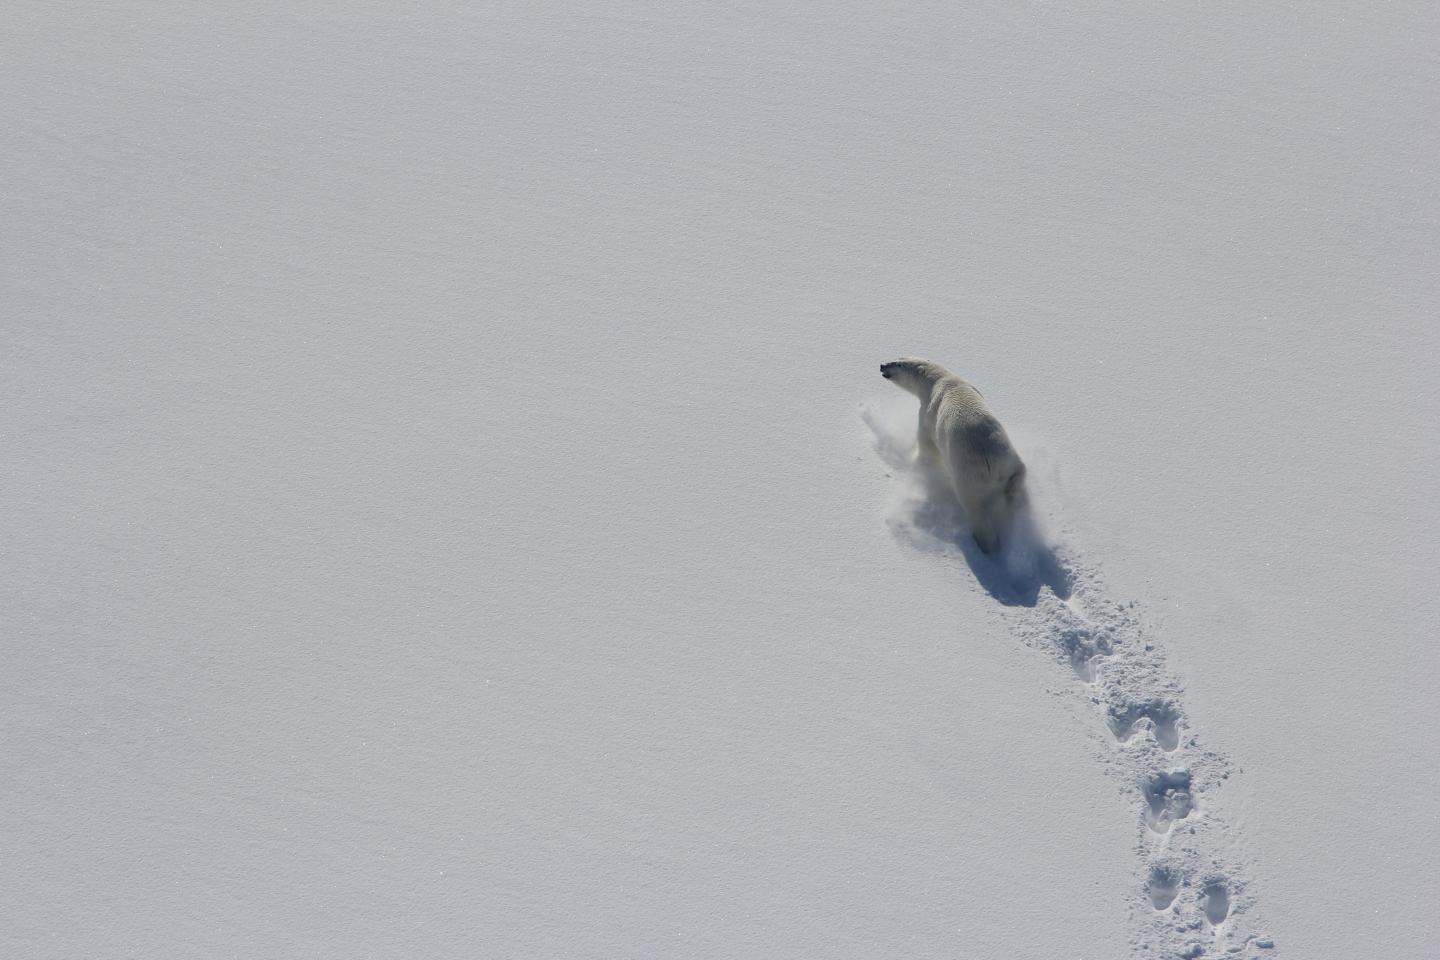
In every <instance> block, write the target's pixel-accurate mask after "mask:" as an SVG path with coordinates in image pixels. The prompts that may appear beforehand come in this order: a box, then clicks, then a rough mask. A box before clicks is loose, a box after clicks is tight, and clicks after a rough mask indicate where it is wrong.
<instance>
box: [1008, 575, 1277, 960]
mask: <svg viewBox="0 0 1440 960" xmlns="http://www.w3.org/2000/svg"><path fill="white" fill-rule="evenodd" d="M1065 562H1066V567H1067V571H1068V572H1069V574H1070V577H1071V583H1072V589H1071V590H1070V593H1069V596H1067V597H1064V598H1061V597H1058V596H1046V597H1043V598H1041V600H1040V601H1039V602H1037V604H1036V606H1035V607H1034V608H1033V609H1031V610H1028V611H1021V612H1018V613H1017V614H1015V615H1014V623H1015V626H1016V629H1017V631H1018V632H1019V633H1020V635H1021V637H1022V639H1024V640H1025V642H1026V643H1027V644H1029V645H1030V646H1033V647H1036V648H1038V649H1042V650H1047V651H1048V652H1049V653H1050V654H1051V655H1052V656H1053V657H1054V658H1055V659H1056V660H1058V661H1059V662H1060V663H1062V664H1063V665H1064V666H1066V667H1067V668H1068V669H1069V671H1070V672H1071V673H1072V674H1073V675H1074V677H1075V680H1076V681H1077V684H1078V688H1079V689H1080V690H1081V691H1082V692H1083V694H1084V696H1085V697H1086V698H1087V699H1088V700H1089V701H1090V703H1091V704H1093V705H1094V707H1095V709H1096V710H1097V711H1098V712H1099V714H1100V719H1101V721H1102V724H1103V725H1102V727H1101V729H1102V730H1104V731H1105V734H1106V735H1108V742H1109V744H1110V746H1109V749H1108V750H1106V751H1105V752H1104V756H1105V757H1106V763H1107V766H1108V767H1109V769H1110V771H1111V773H1112V774H1113V775H1115V776H1116V777H1117V778H1119V779H1120V780H1121V781H1122V783H1124V784H1125V785H1126V789H1127V790H1130V791H1133V793H1132V795H1133V796H1134V797H1135V805H1136V806H1135V809H1136V820H1137V824H1136V827H1137V834H1136V856H1137V860H1138V861H1139V864H1138V866H1139V870H1138V876H1137V881H1138V882H1137V886H1138V888H1139V889H1137V890H1135V893H1134V897H1135V899H1134V900H1133V901H1132V902H1133V903H1134V904H1135V907H1134V910H1135V913H1136V918H1137V921H1138V922H1137V933H1136V935H1135V939H1134V947H1135V951H1134V955H1135V957H1136V958H1137V960H1139V958H1142V957H1143V958H1145V960H1151V958H1167V960H1168V958H1183V960H1199V958H1219V957H1226V958H1229V957H1237V958H1242V960H1250V958H1259V957H1267V956H1274V952H1273V947H1274V944H1273V942H1272V941H1271V940H1270V939H1269V938H1268V937H1267V936H1263V935H1261V934H1260V933H1259V932H1258V931H1257V929H1256V923H1257V920H1258V918H1257V917H1256V911H1255V909H1254V897H1253V895H1252V893H1251V892H1250V884H1249V883H1248V882H1247V881H1246V880H1245V879H1244V876H1245V871H1244V869H1243V868H1242V865H1240V864H1238V863H1236V862H1235V861H1234V859H1233V855H1232V852H1231V851H1232V850H1233V848H1234V846H1235V844H1234V840H1235V838H1234V836H1233V831H1232V830H1231V829H1230V827H1229V825H1228V823H1227V822H1226V820H1225V819H1224V818H1223V817H1222V816H1221V814H1220V811H1219V807H1218V806H1217V805H1216V804H1214V803H1211V802H1209V800H1208V799H1207V794H1208V793H1209V792H1210V791H1213V790H1215V789H1217V788H1218V787H1219V786H1220V785H1221V784H1223V783H1224V782H1225V780H1227V779H1228V778H1229V777H1230V774H1231V765H1230V763H1229V761H1228V760H1227V759H1226V758H1225V757H1224V756H1223V755H1221V754H1219V753H1217V752H1215V751H1213V750H1208V749H1206V748H1204V746H1203V745H1202V744H1201V743H1200V742H1199V738H1198V736H1197V735H1196V734H1195V733H1194V732H1193V729H1192V725H1191V724H1190V721H1189V719H1188V718H1187V715H1186V712H1185V709H1184V706H1183V693H1184V691H1183V689H1182V687H1181V685H1180V683H1179V681H1178V679H1177V678H1176V677H1175V676H1173V675H1172V674H1170V673H1169V672H1168V671H1167V669H1166V668H1165V658H1164V652H1163V650H1162V649H1161V645H1160V644H1159V642H1158V641H1157V639H1156V637H1155V634H1154V632H1153V631H1152V630H1149V629H1147V628H1146V627H1145V626H1144V625H1143V624H1142V622H1141V620H1140V616H1139V613H1138V611H1137V609H1136V605H1135V604H1134V603H1125V604H1122V603H1116V602H1114V601H1113V600H1112V599H1111V598H1110V597H1108V596H1107V594H1106V592H1105V590H1104V589H1103V587H1102V586H1101V585H1100V582H1099V578H1098V576H1096V575H1095V573H1094V571H1093V570H1092V569H1090V568H1088V567H1087V566H1086V565H1085V564H1083V563H1081V562H1079V561H1078V560H1076V559H1075V558H1073V557H1065ZM1219 806H1223V804H1222V805H1219Z"/></svg>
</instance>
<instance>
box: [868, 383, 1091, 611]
mask: <svg viewBox="0 0 1440 960" xmlns="http://www.w3.org/2000/svg"><path fill="white" fill-rule="evenodd" d="M863 417H864V420H865V424H866V426H868V427H869V428H870V431H871V433H872V434H873V436H874V444H875V452H876V453H877V454H878V455H879V456H880V459H881V460H882V461H884V463H885V465H886V466H887V467H889V468H890V469H892V470H893V471H895V473H896V475H897V476H899V477H900V478H901V479H902V480H903V481H905V482H906V489H905V491H904V494H903V496H902V497H901V499H900V501H899V502H898V503H897V504H896V505H895V506H894V507H893V508H892V509H891V511H890V514H889V517H888V520H889V525H890V529H891V531H892V532H893V533H894V534H895V536H896V537H897V538H898V539H900V540H902V541H904V542H906V543H909V544H910V545H911V546H913V547H915V548H916V549H918V550H922V551H925V552H927V553H939V554H945V555H953V554H954V553H956V552H958V553H959V554H960V555H961V556H962V557H963V558H964V559H965V563H966V564H967V565H968V566H969V567H970V571H971V573H973V574H974V575H975V580H976V582H977V583H979V584H980V586H981V587H982V588H984V590H985V591H986V592H987V593H989V594H990V596H992V597H994V598H995V599H996V600H997V601H999V602H1000V603H1003V604H1005V605H1006V606H1019V607H1033V606H1035V604H1036V603H1038V602H1039V599H1040V591H1041V589H1042V588H1045V587H1048V588H1049V589H1050V590H1051V592H1053V593H1054V594H1055V595H1056V596H1057V597H1059V598H1060V599H1061V600H1066V599H1069V597H1070V591H1071V586H1070V583H1071V578H1070V576H1069V574H1068V573H1066V571H1065V568H1064V566H1063V565H1062V564H1061V562H1060V560H1059V558H1058V557H1057V556H1056V555H1055V550H1054V548H1052V547H1051V546H1050V545H1049V544H1047V543H1046V542H1045V538H1044V537H1043V536H1042V535H1041V533H1040V530H1039V527H1038V525H1037V524H1036V522H1035V518H1034V516H1033V515H1032V514H1031V512H1030V510H1029V509H1024V510H1021V511H1020V512H1019V513H1017V514H1016V516H1015V521H1014V525H1013V529H1012V530H1011V532H1010V534H1009V536H1007V537H1006V538H1005V542H1004V544H1003V546H1002V548H1001V551H1000V553H999V554H997V555H995V556H990V555H988V554H986V553H985V552H984V551H983V550H981V549H980V545H979V544H977V543H976V542H975V538H974V537H973V536H971V533H970V527H969V525H968V524H967V523H966V522H965V509H964V508H963V507H962V506H961V505H960V502H959V501H958V500H957V499H956V498H955V492H954V490H953V489H952V488H951V486H950V481H949V480H948V478H946V476H945V475H944V472H943V471H942V470H941V468H940V467H939V466H938V465H936V464H928V463H923V462H917V461H916V459H915V441H914V439H913V437H910V436H905V435H903V434H899V433H897V432H895V431H894V430H891V429H889V428H887V426H886V425H885V424H884V423H882V422H881V421H880V420H879V418H878V417H876V416H875V415H874V414H873V413H871V412H870V411H868V410H867V411H865V412H864V414H863Z"/></svg>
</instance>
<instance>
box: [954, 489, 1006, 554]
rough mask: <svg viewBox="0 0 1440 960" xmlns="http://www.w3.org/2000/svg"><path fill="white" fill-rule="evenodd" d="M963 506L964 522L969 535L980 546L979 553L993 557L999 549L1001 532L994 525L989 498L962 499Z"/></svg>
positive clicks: (993, 508)
mask: <svg viewBox="0 0 1440 960" xmlns="http://www.w3.org/2000/svg"><path fill="white" fill-rule="evenodd" d="M962 500H963V502H964V505H965V520H966V522H967V523H969V524H970V535H971V536H972V537H974V538H975V542H976V543H977V544H978V545H979V546H980V550H981V552H983V553H984V554H986V555H987V556H993V555H994V554H995V553H996V552H997V551H998V550H999V549H1000V534H1001V532H1002V531H1001V530H1000V528H999V527H998V526H997V525H996V523H995V505H994V503H993V502H992V500H993V498H991V497H962Z"/></svg>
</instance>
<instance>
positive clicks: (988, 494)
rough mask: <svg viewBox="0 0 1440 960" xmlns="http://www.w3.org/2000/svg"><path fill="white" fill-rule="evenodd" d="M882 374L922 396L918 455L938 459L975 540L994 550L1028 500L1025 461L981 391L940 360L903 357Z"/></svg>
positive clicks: (985, 547) (891, 363)
mask: <svg viewBox="0 0 1440 960" xmlns="http://www.w3.org/2000/svg"><path fill="white" fill-rule="evenodd" d="M880 373H881V375H882V376H884V377H885V379H887V380H890V381H891V382H893V383H894V384H895V385H896V386H899V387H903V388H904V389H906V390H909V391H910V392H911V393H913V394H915V396H917V397H919V398H920V430H919V440H920V449H919V455H920V457H921V458H922V459H927V460H937V461H938V462H939V464H940V466H941V467H942V468H943V469H944V471H945V474H946V476H947V477H948V478H949V480H950V483H951V485H952V486H953V487H954V488H955V496H956V497H958V498H959V500H960V504H961V505H962V506H963V507H964V508H965V518H966V520H967V521H968V522H969V524H970V531H971V533H972V534H973V535H974V537H975V542H976V543H978V544H979V545H980V549H981V550H984V551H985V552H986V553H989V554H993V553H995V552H996V551H997V550H998V549H999V548H1000V544H1001V541H1002V540H1003V539H1004V538H1005V537H1006V536H1007V535H1008V534H1009V533H1010V530H1011V527H1012V524H1013V522H1014V518H1015V513H1016V511H1018V510H1019V509H1020V508H1022V507H1023V506H1024V504H1025V464H1024V463H1022V462H1021V461H1020V456H1019V455H1018V454H1017V453H1016V452H1015V448H1014V446H1012V445H1011V443H1010V438H1009V436H1007V435H1006V433H1005V428H1004V427H1002V426H1001V425H1000V421H999V420H997V419H995V415H994V414H992V413H991V412H990V408H989V407H987V406H986V405H985V399H984V398H983V397H981V396H980V391H979V390H976V389H975V388H974V387H972V386H971V385H970V384H968V383H966V382H965V381H964V380H961V379H960V378H959V377H957V376H955V374H953V373H951V372H950V371H949V370H946V369H945V368H944V367H942V366H940V365H939V364H938V363H931V362H930V361H928V360H918V359H916V358H914V357H902V358H901V359H899V360H895V361H892V362H890V363H885V364H881V365H880Z"/></svg>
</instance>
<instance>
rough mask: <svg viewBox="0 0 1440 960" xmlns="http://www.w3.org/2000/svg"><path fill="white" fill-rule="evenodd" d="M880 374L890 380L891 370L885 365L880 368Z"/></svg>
mask: <svg viewBox="0 0 1440 960" xmlns="http://www.w3.org/2000/svg"><path fill="white" fill-rule="evenodd" d="M880 376H882V377H884V378H885V379H886V380H889V379H890V371H889V370H886V369H885V368H884V367H881V368H880Z"/></svg>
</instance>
